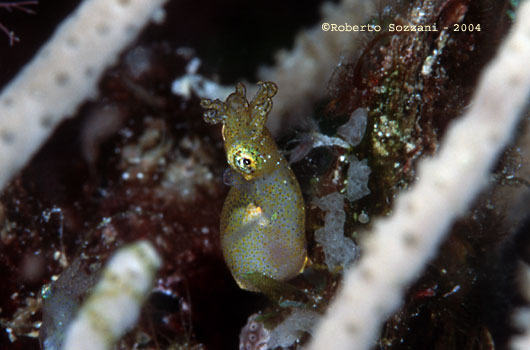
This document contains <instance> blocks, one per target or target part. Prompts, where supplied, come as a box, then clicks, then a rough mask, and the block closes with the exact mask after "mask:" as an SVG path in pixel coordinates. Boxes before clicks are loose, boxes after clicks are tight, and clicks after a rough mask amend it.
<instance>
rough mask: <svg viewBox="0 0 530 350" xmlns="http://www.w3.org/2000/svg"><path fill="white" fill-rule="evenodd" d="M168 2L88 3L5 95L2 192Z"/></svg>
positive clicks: (0, 130)
mask: <svg viewBox="0 0 530 350" xmlns="http://www.w3.org/2000/svg"><path fill="white" fill-rule="evenodd" d="M164 2H165V0H152V1H144V0H113V1H108V0H85V1H84V2H83V3H82V4H81V5H80V6H79V8H78V9H77V10H76V11H75V12H74V13H73V14H72V15H70V16H69V17H68V18H67V19H66V20H65V21H64V22H63V23H62V24H61V25H60V26H59V28H58V29H57V30H56V32H55V34H54V35H53V37H52V38H51V39H50V40H49V41H48V42H47V43H46V44H45V45H44V46H43V47H42V48H41V49H40V51H39V53H38V54H37V55H36V56H35V57H34V58H33V60H32V61H31V62H30V63H29V64H28V65H26V66H25V68H24V69H23V71H22V72H20V73H19V74H18V75H17V77H16V78H15V79H14V80H13V81H12V82H10V83H9V84H8V85H7V86H6V87H5V89H4V90H3V91H2V94H1V95H0V116H1V117H0V166H1V167H2V171H1V172H0V189H2V188H3V187H4V186H5V184H6V182H7V181H9V179H10V178H11V177H12V176H13V175H14V174H15V173H16V172H17V171H19V170H20V169H21V168H22V167H23V166H24V165H25V164H26V163H27V161H28V160H29V159H30V158H31V156H32V155H33V154H34V153H35V151H37V150H38V148H39V147H40V146H41V145H42V144H43V143H44V141H45V140H46V139H47V138H48V136H50V135H51V133H52V131H53V130H54V129H55V127H56V126H57V125H58V124H59V123H60V122H61V121H62V120H63V119H65V118H66V117H69V116H71V115H72V114H73V113H74V112H75V111H76V109H77V107H78V106H79V104H80V103H81V102H83V101H84V100H86V99H87V98H91V97H94V96H95V95H96V93H97V90H96V84H97V82H98V80H99V78H100V77H101V75H102V73H103V72H104V70H105V69H106V68H107V67H108V66H109V65H110V64H112V63H114V61H115V60H116V58H117V57H118V54H119V53H120V52H121V51H122V50H123V48H124V47H125V46H126V45H127V44H129V43H130V42H131V41H132V40H133V39H134V38H136V36H137V35H138V33H139V31H140V30H141V29H142V28H143V27H144V26H145V25H146V24H147V22H148V21H149V20H150V19H151V18H152V16H153V13H155V11H156V10H158V9H160V7H161V6H162V4H164Z"/></svg>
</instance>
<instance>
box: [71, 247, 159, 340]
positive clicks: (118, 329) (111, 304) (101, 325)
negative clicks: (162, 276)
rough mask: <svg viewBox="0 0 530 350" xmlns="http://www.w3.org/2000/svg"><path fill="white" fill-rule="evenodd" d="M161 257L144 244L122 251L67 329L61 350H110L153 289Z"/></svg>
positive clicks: (133, 321)
mask: <svg viewBox="0 0 530 350" xmlns="http://www.w3.org/2000/svg"><path fill="white" fill-rule="evenodd" d="M161 263H162V262H161V260H160V257H159V256H158V254H157V252H156V251H155V250H154V248H153V246H152V245H151V244H150V243H149V242H146V241H140V242H137V243H133V244H131V245H128V246H126V247H124V248H121V249H120V250H119V251H118V252H117V253H116V254H115V255H114V256H113V257H112V258H111V260H110V261H109V263H108V264H107V266H106V267H105V269H104V270H103V275H102V278H101V280H100V281H99V282H98V284H97V285H96V287H95V289H94V292H93V293H92V294H91V295H90V296H89V297H88V300H87V301H86V302H85V303H84V304H83V306H82V308H81V310H80V311H79V314H78V315H77V317H76V319H75V320H74V321H73V322H72V323H71V325H70V327H69V328H68V333H67V335H66V339H65V342H64V347H63V349H64V350H80V349H87V350H88V349H91V350H104V349H111V348H112V346H113V345H114V342H115V341H116V340H117V339H118V338H119V337H121V336H122V335H123V333H124V332H125V331H126V330H128V329H129V328H130V327H132V326H133V325H134V324H135V323H136V320H137V319H138V315H139V313H140V307H141V305H142V302H143V300H144V299H145V297H146V296H147V294H148V293H149V292H150V290H151V288H152V287H153V282H154V276H155V273H156V270H158V268H159V267H160V265H161Z"/></svg>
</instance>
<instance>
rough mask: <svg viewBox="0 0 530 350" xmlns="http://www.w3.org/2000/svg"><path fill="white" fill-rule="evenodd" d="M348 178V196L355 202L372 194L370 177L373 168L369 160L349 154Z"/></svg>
mask: <svg viewBox="0 0 530 350" xmlns="http://www.w3.org/2000/svg"><path fill="white" fill-rule="evenodd" d="M347 159H348V163H350V167H349V168H348V179H347V182H346V198H348V200H349V201H350V202H355V201H356V200H359V199H361V198H363V197H364V196H367V195H369V194H370V189H369V188H368V179H369V176H370V173H371V172H372V170H371V169H370V167H369V166H368V160H367V159H363V160H361V161H359V160H358V159H357V157H355V156H354V155H353V154H352V155H350V156H348V158H347Z"/></svg>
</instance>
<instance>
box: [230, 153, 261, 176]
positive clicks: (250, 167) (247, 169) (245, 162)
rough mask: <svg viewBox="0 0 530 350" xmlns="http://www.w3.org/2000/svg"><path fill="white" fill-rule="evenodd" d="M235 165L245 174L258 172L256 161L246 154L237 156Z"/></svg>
mask: <svg viewBox="0 0 530 350" xmlns="http://www.w3.org/2000/svg"><path fill="white" fill-rule="evenodd" d="M234 163H235V164H236V166H237V167H238V168H239V170H241V171H242V172H244V173H245V174H252V173H254V171H256V165H255V164H254V160H253V159H252V158H251V157H249V156H248V155H246V154H236V156H235V157H234Z"/></svg>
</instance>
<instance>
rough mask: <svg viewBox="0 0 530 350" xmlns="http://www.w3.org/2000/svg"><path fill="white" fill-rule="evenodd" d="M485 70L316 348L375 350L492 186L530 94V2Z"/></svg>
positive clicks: (369, 247)
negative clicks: (427, 268)
mask: <svg viewBox="0 0 530 350" xmlns="http://www.w3.org/2000/svg"><path fill="white" fill-rule="evenodd" d="M517 16H518V17H517V18H518V21H517V23H516V24H515V26H514V28H513V31H512V33H511V34H510V35H509V37H508V38H507V39H506V41H505V43H504V44H503V45H502V47H501V49H500V52H499V53H498V55H497V57H496V58H495V60H494V61H493V62H492V63H491V64H490V66H489V67H488V68H487V69H486V70H485V72H484V74H483V76H482V78H481V80H480V82H479V86H478V89H477V91H476V93H475V95H474V98H473V103H472V106H471V108H470V109H469V110H468V111H467V112H466V114H465V115H464V116H463V117H462V118H461V119H460V120H458V121H457V122H455V123H454V125H452V127H451V128H450V129H449V130H448V132H447V135H446V138H445V140H444V142H443V144H442V146H441V148H440V152H439V153H438V154H437V155H436V156H435V157H433V158H432V159H427V160H424V161H423V162H422V163H421V164H420V166H419V178H420V181H419V182H418V183H417V184H416V185H415V186H414V187H413V188H412V189H411V190H410V191H409V192H407V193H403V194H402V195H401V196H400V197H399V198H398V200H397V201H396V205H395V207H394V210H393V214H392V216H391V217H390V218H386V219H382V220H380V221H378V222H377V223H376V224H375V225H374V232H373V234H372V235H371V236H370V238H369V239H368V240H367V241H366V242H365V244H364V247H365V253H364V256H363V258H362V259H361V261H360V263H359V265H358V266H356V267H355V268H353V269H352V270H351V271H350V272H349V273H348V274H347V275H346V277H345V279H344V285H343V287H342V289H341V291H340V293H339V295H338V297H337V299H336V300H335V302H334V303H333V305H332V306H331V307H330V309H329V310H328V315H327V317H326V318H325V320H324V321H323V322H322V324H321V325H320V327H319V330H318V333H317V335H316V337H315V339H314V341H313V343H312V344H311V346H310V349H322V348H325V347H329V346H330V344H333V345H332V347H333V348H335V349H368V348H369V347H370V346H371V344H372V341H373V340H374V339H375V337H376V334H377V332H378V329H379V326H380V325H381V323H382V322H383V321H384V320H385V318H386V317H387V316H388V315H389V314H390V313H391V312H392V311H394V310H395V309H396V308H397V307H398V306H399V304H400V302H401V298H402V295H403V293H404V290H405V288H406V287H407V285H408V284H409V283H410V282H412V281H413V280H414V278H415V277H416V275H417V274H418V273H419V272H420V271H421V270H422V268H423V266H424V265H425V264H426V262H427V261H429V259H430V258H432V257H433V255H434V254H435V253H436V250H437V248H438V246H439V244H440V242H441V240H442V239H443V237H444V234H445V233H446V231H447V229H448V227H449V225H450V224H451V222H452V221H453V220H454V219H455V218H456V217H457V216H459V215H460V214H462V212H463V210H464V209H465V208H467V207H468V205H469V204H470V202H471V201H472V200H473V199H474V198H475V196H476V195H477V193H478V192H479V191H480V190H481V189H482V188H483V186H484V185H485V183H486V178H487V174H488V173H489V171H490V169H491V167H492V166H493V164H494V162H495V160H496V158H497V156H498V155H499V152H500V151H501V150H502V148H503V147H504V146H505V145H506V143H507V142H508V140H509V138H510V137H511V135H512V133H513V130H514V127H515V125H516V123H517V121H518V117H519V115H520V114H521V110H522V109H523V108H524V107H525V106H526V105H527V103H528V93H529V92H530V68H529V67H528V65H527V64H525V62H528V60H530V22H529V21H528V19H529V18H530V2H528V1H527V2H525V3H523V4H522V5H521V8H520V10H519V12H518V15H517Z"/></svg>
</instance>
